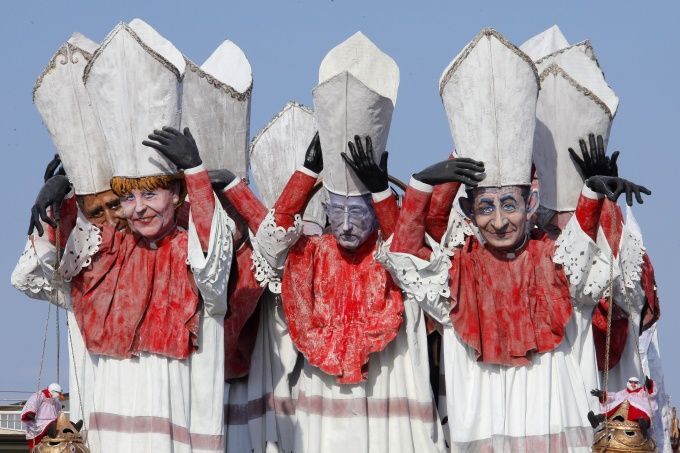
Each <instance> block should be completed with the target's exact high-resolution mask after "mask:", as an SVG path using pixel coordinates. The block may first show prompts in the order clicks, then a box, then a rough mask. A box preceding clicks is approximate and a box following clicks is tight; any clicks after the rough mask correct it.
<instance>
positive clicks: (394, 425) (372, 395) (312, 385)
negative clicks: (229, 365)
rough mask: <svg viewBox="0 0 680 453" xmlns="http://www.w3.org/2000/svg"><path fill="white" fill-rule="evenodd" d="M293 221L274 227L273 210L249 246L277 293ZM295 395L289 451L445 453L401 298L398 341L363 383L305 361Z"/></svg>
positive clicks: (417, 338) (422, 347)
mask: <svg viewBox="0 0 680 453" xmlns="http://www.w3.org/2000/svg"><path fill="white" fill-rule="evenodd" d="M300 230H301V228H300V222H299V219H298V221H297V222H296V224H295V225H294V226H293V227H291V228H290V229H289V230H287V231H284V230H283V229H281V228H279V227H276V225H275V222H274V220H273V211H270V213H269V214H268V217H267V218H266V219H265V221H263V222H262V224H261V226H260V230H259V231H258V232H257V236H256V240H255V241H254V243H253V247H254V249H255V253H254V256H255V259H254V261H255V264H256V267H257V273H256V275H257V276H258V279H260V280H261V281H263V282H268V283H269V287H270V289H272V290H273V291H274V292H276V291H277V289H278V288H279V287H278V284H277V283H278V282H276V281H272V279H273V280H275V279H276V276H277V275H278V276H280V272H281V269H282V268H283V263H284V261H285V257H286V254H287V252H288V250H289V248H290V247H291V246H292V245H293V244H294V243H295V241H296V240H297V239H298V238H299V236H300V234H301V231H300ZM296 390H297V391H296V395H294V405H295V421H296V422H295V431H294V446H293V449H292V451H294V452H295V453H305V452H308V453H319V452H323V453H336V452H337V453H341V452H342V453H345V452H352V453H382V452H384V453H388V452H389V453H421V452H422V453H428V452H443V451H445V450H446V449H445V446H444V438H443V432H442V428H441V424H440V421H439V417H438V415H437V411H436V406H435V404H434V397H433V395H432V390H431V388H430V381H429V367H428V356H427V338H426V332H425V321H424V318H423V314H422V311H421V310H420V308H419V307H418V306H417V304H415V303H409V302H408V301H405V310H404V322H403V324H402V326H401V329H400V330H399V333H398V335H397V337H396V338H395V339H394V340H393V341H392V342H390V344H388V345H387V347H386V348H385V349H384V350H383V351H381V352H378V353H374V354H371V356H370V359H369V362H368V378H367V380H366V381H365V382H362V383H359V384H339V383H338V382H337V378H336V377H335V376H330V375H327V374H326V373H324V372H323V371H321V370H320V369H319V368H317V367H314V366H311V365H310V364H309V362H307V360H304V362H303V365H302V370H301V372H300V376H299V380H298V382H297V386H296Z"/></svg>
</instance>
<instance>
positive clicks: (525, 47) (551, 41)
mask: <svg viewBox="0 0 680 453" xmlns="http://www.w3.org/2000/svg"><path fill="white" fill-rule="evenodd" d="M565 47H569V41H567V38H565V37H564V35H563V34H562V30H560V27H558V26H557V25H553V26H552V27H550V28H548V29H547V30H545V31H542V32H541V33H539V34H537V35H536V36H532V37H531V38H529V39H527V40H526V41H525V42H524V44H522V45H521V46H519V50H521V51H522V52H524V53H525V54H527V56H528V57H529V58H531V59H532V60H533V61H534V62H535V61H537V60H540V59H541V58H543V57H545V56H546V55H549V54H551V53H553V52H556V51H558V50H560V49H564V48H565Z"/></svg>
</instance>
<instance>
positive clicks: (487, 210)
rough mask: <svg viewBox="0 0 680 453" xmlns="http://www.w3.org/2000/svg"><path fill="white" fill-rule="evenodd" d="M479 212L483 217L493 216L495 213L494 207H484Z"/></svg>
mask: <svg viewBox="0 0 680 453" xmlns="http://www.w3.org/2000/svg"><path fill="white" fill-rule="evenodd" d="M478 212H479V213H480V214H482V215H486V214H491V213H492V212H493V206H483V207H481V208H479V210H478Z"/></svg>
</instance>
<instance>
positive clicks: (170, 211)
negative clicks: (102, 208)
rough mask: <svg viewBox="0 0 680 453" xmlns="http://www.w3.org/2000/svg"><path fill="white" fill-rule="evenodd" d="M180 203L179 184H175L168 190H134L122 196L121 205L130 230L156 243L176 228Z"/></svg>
mask: <svg viewBox="0 0 680 453" xmlns="http://www.w3.org/2000/svg"><path fill="white" fill-rule="evenodd" d="M178 202H179V183H177V182H174V183H172V184H171V185H170V188H168V189H160V188H158V189H153V190H140V189H132V191H131V192H130V193H128V194H125V195H123V196H121V198H120V204H121V206H122V208H123V215H124V216H125V218H126V219H127V221H128V226H129V227H130V230H132V231H133V232H134V233H137V234H139V235H140V236H142V237H144V238H146V239H148V240H149V241H155V240H158V239H160V238H162V237H163V236H165V235H166V234H168V232H170V231H171V230H172V229H173V228H174V226H175V207H176V206H177V203H178Z"/></svg>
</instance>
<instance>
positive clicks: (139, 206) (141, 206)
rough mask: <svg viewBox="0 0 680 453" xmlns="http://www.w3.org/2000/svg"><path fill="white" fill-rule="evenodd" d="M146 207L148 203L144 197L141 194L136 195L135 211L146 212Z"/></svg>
mask: <svg viewBox="0 0 680 453" xmlns="http://www.w3.org/2000/svg"><path fill="white" fill-rule="evenodd" d="M145 209H146V204H145V203H144V198H143V197H140V196H135V213H136V214H139V213H142V212H144V210H145Z"/></svg>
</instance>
